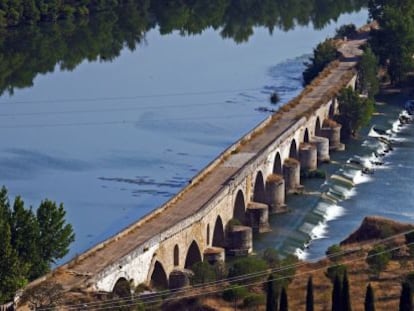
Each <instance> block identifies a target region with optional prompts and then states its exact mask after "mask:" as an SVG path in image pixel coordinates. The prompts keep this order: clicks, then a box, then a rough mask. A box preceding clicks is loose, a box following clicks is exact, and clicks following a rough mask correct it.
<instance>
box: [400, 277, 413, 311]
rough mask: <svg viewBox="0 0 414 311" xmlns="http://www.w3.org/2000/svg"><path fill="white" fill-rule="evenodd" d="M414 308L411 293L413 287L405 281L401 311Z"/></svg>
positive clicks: (409, 310)
mask: <svg viewBox="0 0 414 311" xmlns="http://www.w3.org/2000/svg"><path fill="white" fill-rule="evenodd" d="M412 308H413V299H412V294H411V287H410V285H409V284H408V283H407V282H403V283H402V288H401V296H400V308H399V311H411V310H412Z"/></svg>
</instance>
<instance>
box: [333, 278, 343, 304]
mask: <svg viewBox="0 0 414 311" xmlns="http://www.w3.org/2000/svg"><path fill="white" fill-rule="evenodd" d="M332 311H342V288H341V280H340V278H339V276H338V275H336V277H335V281H334V286H333V289H332Z"/></svg>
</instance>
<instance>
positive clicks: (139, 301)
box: [39, 242, 414, 310]
mask: <svg viewBox="0 0 414 311" xmlns="http://www.w3.org/2000/svg"><path fill="white" fill-rule="evenodd" d="M413 244H414V242H412V243H408V244H406V243H404V244H403V245H400V246H397V247H393V248H390V249H386V250H384V251H382V252H378V253H374V254H371V255H367V256H364V257H362V256H361V258H356V259H352V260H348V261H344V262H341V264H345V265H346V264H350V263H354V262H357V261H360V260H362V259H364V260H366V258H371V257H375V256H379V255H381V254H384V253H389V252H392V251H395V250H398V249H400V248H402V247H403V246H405V245H407V246H408V245H413ZM336 265H337V263H334V264H330V265H324V266H322V267H320V268H316V269H313V270H310V271H306V272H302V273H299V274H295V275H293V276H291V275H289V276H281V277H277V278H272V280H271V281H278V280H284V279H287V278H298V277H299V278H300V277H302V276H305V275H306V276H308V275H309V274H313V273H315V272H318V271H321V270H325V269H327V268H330V267H335V266H336ZM266 272H267V273H266V274H265V275H268V274H269V273H274V272H275V271H273V270H270V271H266ZM268 282H269V280H265V281H252V282H251V283H247V284H241V285H236V286H235V287H237V288H242V287H249V286H252V285H260V284H265V283H268ZM192 290H194V289H193V288H187V289H186V290H184V291H183V292H186V291H187V292H188V291H192ZM221 292H223V289H218V290H211V291H207V292H201V293H193V294H189V295H184V296H177V295H175V296H173V297H168V298H165V299H162V298H161V299H156V300H155V299H153V300H142V298H141V297H137V298H132V299H131V298H130V299H129V300H130V301H124V304H122V303H121V304H120V303H119V302H112V303H110V305H106V306H105V305H101V306H98V307H95V306H91V308H92V309H93V310H110V309H112V308H114V307H118V308H119V307H132V306H135V305H139V304H143V305H151V304H157V303H160V302H166V301H173V300H177V299H185V298H192V297H199V296H205V295H210V294H216V293H221ZM152 298H153V297H150V299H152ZM91 308H89V305H87V304H84V305H83V308H82V307H81V310H88V309H91ZM39 310H40V309H39ZM41 310H43V309H41ZM68 310H71V308H69V309H68Z"/></svg>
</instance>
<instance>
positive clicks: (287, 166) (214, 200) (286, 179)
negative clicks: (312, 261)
mask: <svg viewBox="0 0 414 311" xmlns="http://www.w3.org/2000/svg"><path fill="white" fill-rule="evenodd" d="M363 43H364V40H363V39H361V40H350V41H347V42H345V43H343V44H342V47H341V48H340V51H341V52H342V57H341V59H340V60H339V61H336V62H334V63H332V64H331V65H330V66H329V67H328V69H326V70H325V71H324V72H323V73H322V75H321V76H320V77H319V78H317V79H316V80H315V81H314V82H313V83H312V84H311V85H310V86H309V87H308V88H306V89H305V90H304V92H303V93H302V94H301V95H300V96H299V97H297V98H296V99H294V100H292V101H291V102H290V103H288V104H286V105H285V106H284V107H283V108H281V109H280V110H279V111H278V112H277V113H275V114H274V115H272V116H270V117H268V118H267V119H266V120H265V121H264V122H262V123H261V124H259V125H258V126H257V127H256V128H255V129H253V130H252V131H251V132H250V133H248V134H247V135H245V136H244V137H243V138H242V139H240V140H239V141H238V142H236V143H235V144H233V145H232V146H230V147H229V148H228V149H227V150H226V151H224V152H223V153H222V154H221V155H219V157H218V158H217V159H215V160H214V161H213V162H212V163H210V164H209V165H208V166H207V167H206V168H205V169H204V170H203V171H201V172H200V173H199V174H198V175H197V176H195V177H194V178H193V179H192V181H191V183H190V184H189V185H188V186H187V187H185V188H184V189H183V190H182V191H181V192H180V193H178V194H177V195H176V196H175V197H174V198H172V199H171V200H170V201H168V202H167V203H166V204H164V205H163V206H161V207H160V208H158V209H156V210H155V211H153V212H152V213H150V214H149V215H147V216H145V217H144V218H142V219H140V220H139V221H137V222H136V223H134V224H133V225H131V226H130V227H128V228H126V229H125V230H123V231H121V232H120V233H119V234H117V235H115V236H114V237H112V238H110V239H108V240H106V241H104V242H103V243H101V244H99V245H97V246H95V247H93V248H92V249H90V250H89V251H87V252H85V253H84V254H81V255H80V256H78V257H77V258H75V259H73V260H72V261H70V262H68V263H67V264H65V265H63V266H61V267H59V268H57V269H56V270H55V271H53V272H52V273H50V274H49V275H46V276H45V277H43V278H42V279H39V280H37V281H35V282H33V283H32V284H30V285H29V286H35V285H36V284H38V283H39V282H42V281H44V280H46V279H48V280H53V281H55V282H58V283H60V284H62V285H63V286H64V288H65V289H66V290H68V291H71V290H74V289H83V290H92V291H106V292H112V291H113V290H114V289H115V291H116V288H117V287H118V285H122V284H133V285H138V284H140V283H145V284H151V285H153V286H154V287H162V288H166V287H171V288H176V287H180V286H184V285H186V284H187V282H188V277H187V276H188V273H189V272H188V269H190V268H191V267H192V265H193V264H195V263H197V262H200V261H205V260H206V261H208V262H210V263H214V262H216V261H219V260H224V259H225V256H237V255H246V254H248V253H250V252H251V251H252V249H253V242H252V241H253V239H252V236H253V235H254V234H260V233H261V232H264V231H266V230H270V228H269V223H268V217H269V214H272V213H282V212H284V211H286V206H285V196H286V195H288V194H289V193H292V192H297V191H301V188H302V187H301V185H300V171H301V170H315V169H316V168H317V166H318V164H319V163H321V162H325V161H329V156H330V152H331V151H332V150H335V149H342V148H343V147H344V146H343V145H342V144H341V143H340V128H341V126H340V125H339V124H337V123H335V122H334V121H332V118H333V116H334V114H335V113H337V110H338V106H337V100H336V98H335V97H336V95H337V94H338V91H339V90H340V89H341V88H342V87H345V86H350V87H353V88H354V87H355V83H356V78H357V77H356V73H355V65H356V59H355V57H356V56H358V55H360V50H359V49H358V47H359V46H360V45H361V44H363Z"/></svg>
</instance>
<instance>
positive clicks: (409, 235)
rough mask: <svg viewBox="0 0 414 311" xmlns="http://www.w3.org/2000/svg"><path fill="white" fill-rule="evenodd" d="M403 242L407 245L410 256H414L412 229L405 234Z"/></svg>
mask: <svg viewBox="0 0 414 311" xmlns="http://www.w3.org/2000/svg"><path fill="white" fill-rule="evenodd" d="M405 243H406V244H407V245H408V249H409V251H410V254H411V256H414V231H411V232H408V233H406V234H405Z"/></svg>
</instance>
